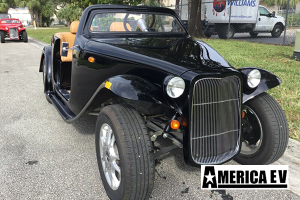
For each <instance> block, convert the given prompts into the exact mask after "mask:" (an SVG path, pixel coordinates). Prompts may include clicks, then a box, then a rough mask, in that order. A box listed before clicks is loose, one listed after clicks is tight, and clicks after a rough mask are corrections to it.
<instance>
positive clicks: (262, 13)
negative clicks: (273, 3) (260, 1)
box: [258, 7, 270, 16]
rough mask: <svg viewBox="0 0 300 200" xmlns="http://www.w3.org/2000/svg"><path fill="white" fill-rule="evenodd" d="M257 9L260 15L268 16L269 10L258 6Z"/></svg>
mask: <svg viewBox="0 0 300 200" xmlns="http://www.w3.org/2000/svg"><path fill="white" fill-rule="evenodd" d="M258 10H259V14H260V15H262V16H268V15H269V14H270V12H269V11H268V10H267V9H266V8H264V7H259V9H258Z"/></svg>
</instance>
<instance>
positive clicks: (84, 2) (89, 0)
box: [71, 0, 143, 9]
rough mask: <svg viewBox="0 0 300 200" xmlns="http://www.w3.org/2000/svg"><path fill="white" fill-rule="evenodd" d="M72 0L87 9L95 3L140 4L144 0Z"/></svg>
mask: <svg viewBox="0 0 300 200" xmlns="http://www.w3.org/2000/svg"><path fill="white" fill-rule="evenodd" d="M71 2H72V3H74V4H76V5H78V7H79V8H82V9H85V8H86V7H88V6H90V5H94V4H116V5H138V4H140V3H141V2H143V0H71Z"/></svg>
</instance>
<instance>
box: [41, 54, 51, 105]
mask: <svg viewBox="0 0 300 200" xmlns="http://www.w3.org/2000/svg"><path fill="white" fill-rule="evenodd" d="M43 84H44V92H46V91H47V90H48V87H49V86H48V85H49V84H48V82H47V66H46V59H45V58H44V59H43ZM47 86H48V87H47ZM45 97H46V100H47V101H48V103H50V104H52V102H51V100H50V97H49V96H48V95H47V94H45Z"/></svg>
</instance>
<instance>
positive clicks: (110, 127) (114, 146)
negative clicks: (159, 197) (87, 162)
mask: <svg viewBox="0 0 300 200" xmlns="http://www.w3.org/2000/svg"><path fill="white" fill-rule="evenodd" d="M95 136H96V140H95V141H96V153H97V160H98V167H99V171H100V175H101V179H102V183H103V185H104V188H105V190H106V193H107V195H108V197H109V198H110V199H116V200H117V199H122V200H123V199H137V200H140V199H148V198H149V197H150V194H151V192H152V189H153V184H154V157H153V151H152V146H151V142H150V138H149V135H148V132H147V128H146V126H145V124H144V122H143V119H142V117H141V116H140V115H139V113H137V112H136V111H135V110H134V109H132V108H130V107H128V106H126V105H110V106H106V107H104V108H103V109H102V110H101V112H100V114H99V116H98V118H97V123H96V134H95ZM107 136H108V137H107ZM111 180H114V182H112V181H111Z"/></svg>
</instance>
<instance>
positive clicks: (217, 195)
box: [0, 40, 300, 200]
mask: <svg viewBox="0 0 300 200" xmlns="http://www.w3.org/2000/svg"><path fill="white" fill-rule="evenodd" d="M33 45H34V46H33ZM41 47H42V45H40V44H38V43H35V42H34V41H33V40H29V43H22V42H9V41H7V43H5V44H0V80H1V83H0V108H1V109H0V113H1V121H0V199H12V200H16V199H101V200H103V199H107V196H106V193H105V190H104V188H103V186H102V183H101V180H100V175H99V173H98V167H97V162H96V153H95V145H94V129H95V122H96V117H95V116H86V117H83V118H81V119H80V120H78V121H77V122H76V123H74V124H67V123H65V122H64V120H63V119H62V118H61V117H60V115H59V114H58V112H57V111H56V109H55V108H54V107H53V106H52V105H51V104H49V103H48V102H47V101H46V99H45V95H44V94H43V86H42V74H41V73H39V72H38V69H39V62H40V55H41V50H40V48H41ZM158 142H161V143H162V142H163V141H162V140H159V141H158ZM162 145H163V144H162ZM299 152H300V149H299V142H296V141H294V140H290V142H289V148H288V149H287V151H286V153H285V155H284V157H282V158H281V159H280V160H279V161H278V162H276V163H275V164H285V165H289V166H290V171H289V180H290V189H291V190H292V191H291V190H216V191H203V190H201V189H200V169H198V168H194V167H190V166H188V165H186V164H185V163H184V162H183V158H182V151H181V150H180V149H177V150H174V151H173V152H172V153H171V154H169V155H167V156H165V159H163V160H161V161H159V162H158V163H157V166H156V177H155V187H154V190H153V193H152V196H151V199H159V200H161V199H173V200H174V199H193V200H197V199H243V200H244V199H249V200H250V199H251V200H253V199H299V198H300V196H298V195H297V194H296V193H294V192H297V193H298V194H300V191H299V187H298V189H297V186H299V185H300V184H299V180H300V177H299V176H300V175H299V171H300V166H299V163H300V162H299ZM297 156H298V157H297ZM229 164H236V163H235V162H233V161H231V162H230V163H229ZM297 181H298V182H297ZM293 191H294V192H293Z"/></svg>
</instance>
